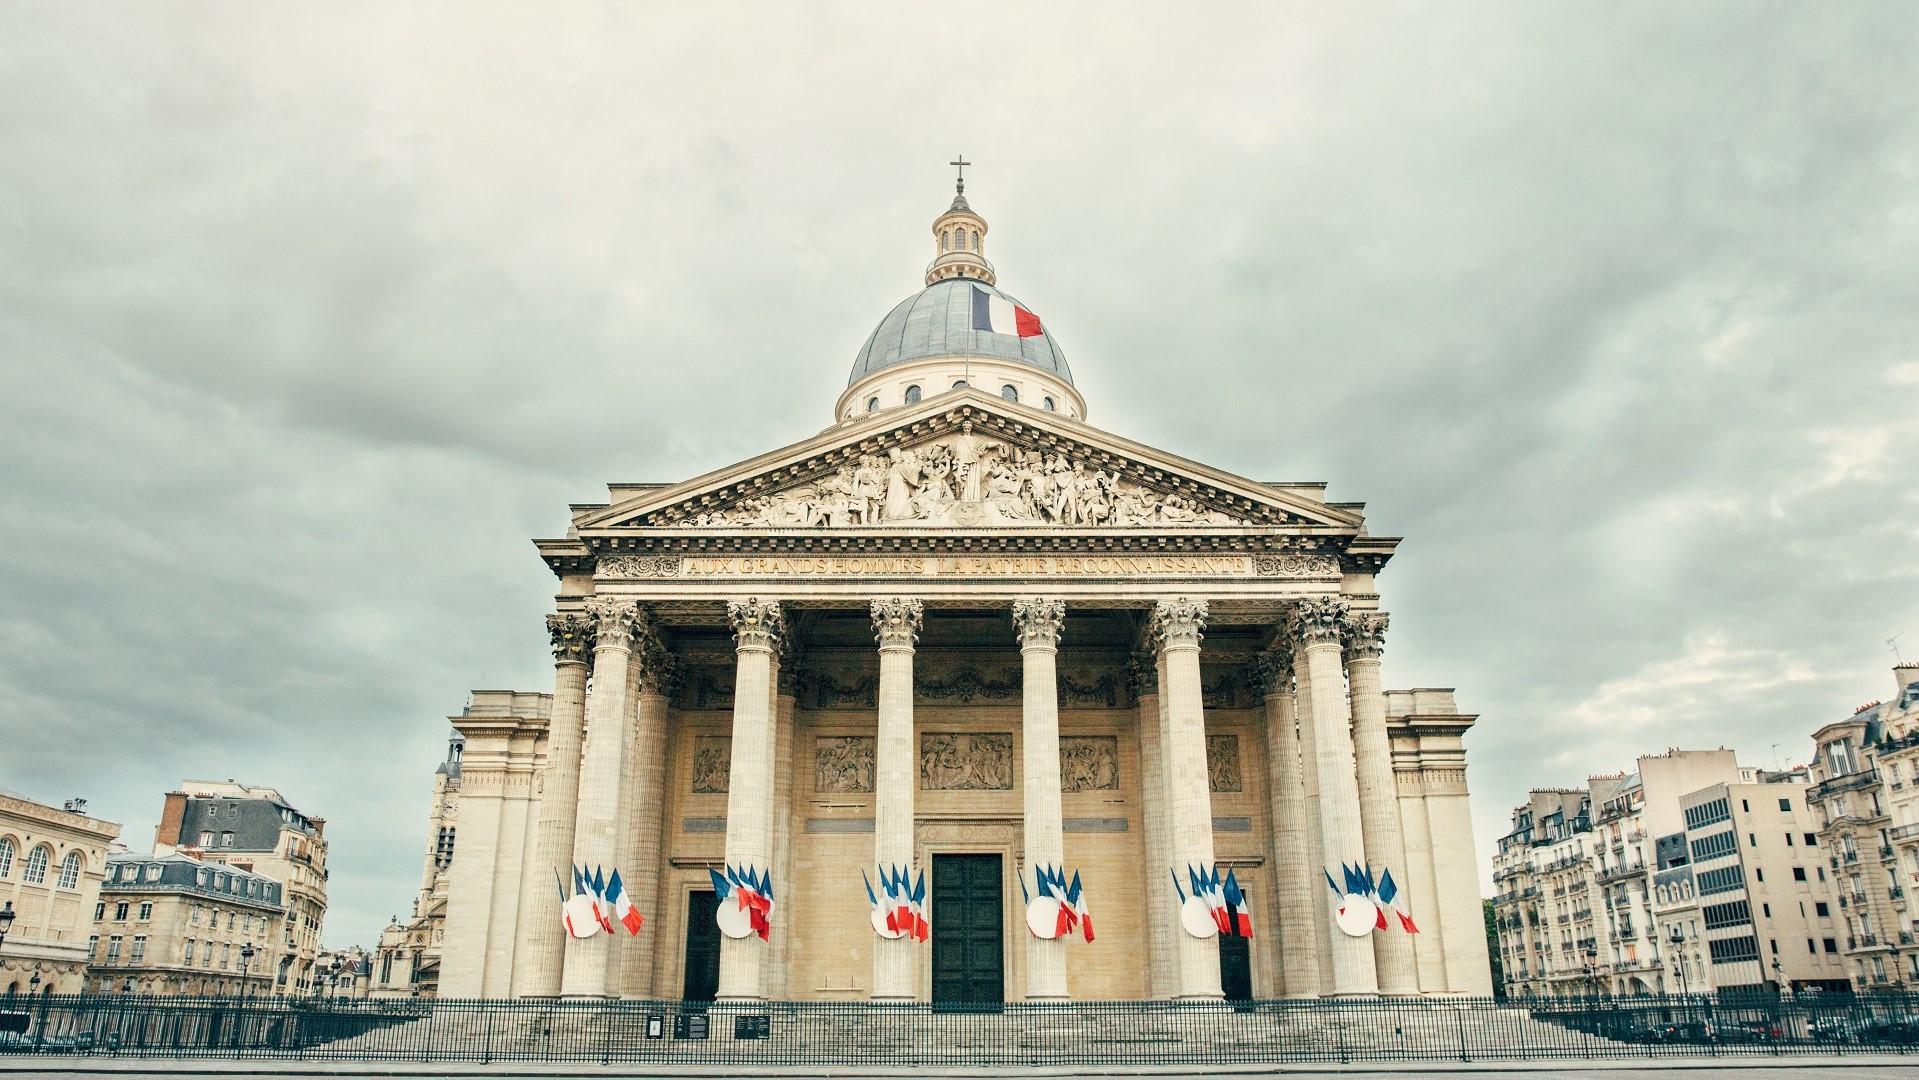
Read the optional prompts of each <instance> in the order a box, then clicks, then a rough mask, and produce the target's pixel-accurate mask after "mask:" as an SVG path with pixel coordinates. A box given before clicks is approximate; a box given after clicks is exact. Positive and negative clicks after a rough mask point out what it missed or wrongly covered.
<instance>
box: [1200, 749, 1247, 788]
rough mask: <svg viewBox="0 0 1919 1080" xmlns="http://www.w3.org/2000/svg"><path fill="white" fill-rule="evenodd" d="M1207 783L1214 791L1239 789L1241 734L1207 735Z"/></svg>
mask: <svg viewBox="0 0 1919 1080" xmlns="http://www.w3.org/2000/svg"><path fill="white" fill-rule="evenodd" d="M1206 783H1207V786H1208V788H1209V789H1211V790H1213V791H1239V790H1241V786H1240V776H1239V736H1237V735H1208V736H1206Z"/></svg>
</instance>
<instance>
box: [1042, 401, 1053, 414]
mask: <svg viewBox="0 0 1919 1080" xmlns="http://www.w3.org/2000/svg"><path fill="white" fill-rule="evenodd" d="M1040 403H1041V404H1042V405H1044V406H1045V407H1046V411H1047V412H1053V411H1054V408H1053V399H1052V398H1051V397H1045V398H1041V399H1040Z"/></svg>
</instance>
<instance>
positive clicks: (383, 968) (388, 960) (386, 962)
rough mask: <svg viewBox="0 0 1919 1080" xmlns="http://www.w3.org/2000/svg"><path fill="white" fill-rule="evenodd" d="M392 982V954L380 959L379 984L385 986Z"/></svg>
mask: <svg viewBox="0 0 1919 1080" xmlns="http://www.w3.org/2000/svg"><path fill="white" fill-rule="evenodd" d="M392 981H393V954H392V953H387V954H386V955H385V956H382V957H380V982H381V983H382V984H387V983H391V982H392Z"/></svg>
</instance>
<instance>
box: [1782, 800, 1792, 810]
mask: <svg viewBox="0 0 1919 1080" xmlns="http://www.w3.org/2000/svg"><path fill="white" fill-rule="evenodd" d="M1779 809H1780V810H1782V811H1784V812H1785V813H1788V814H1790V813H1792V800H1791V799H1781V800H1779Z"/></svg>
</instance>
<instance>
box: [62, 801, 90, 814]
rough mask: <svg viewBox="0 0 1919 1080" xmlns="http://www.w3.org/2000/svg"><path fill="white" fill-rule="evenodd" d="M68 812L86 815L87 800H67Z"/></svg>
mask: <svg viewBox="0 0 1919 1080" xmlns="http://www.w3.org/2000/svg"><path fill="white" fill-rule="evenodd" d="M66 811H67V813H69V814H84V813H86V812H87V800H85V799H68V800H67V803H66Z"/></svg>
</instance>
